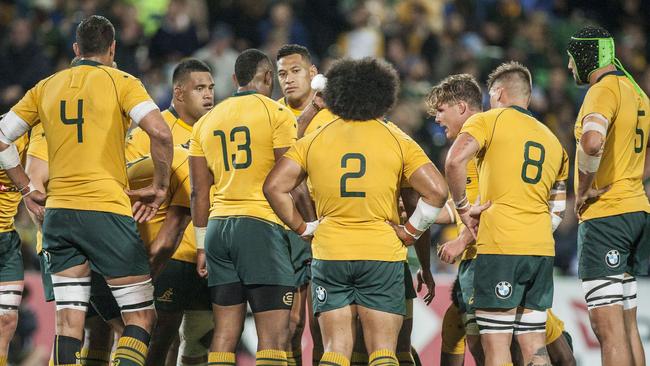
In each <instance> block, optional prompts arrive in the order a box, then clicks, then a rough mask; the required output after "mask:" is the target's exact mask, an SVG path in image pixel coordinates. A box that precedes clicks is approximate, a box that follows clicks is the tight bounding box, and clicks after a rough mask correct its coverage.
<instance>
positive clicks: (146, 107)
mask: <svg viewBox="0 0 650 366" xmlns="http://www.w3.org/2000/svg"><path fill="white" fill-rule="evenodd" d="M156 109H159V108H158V106H157V105H156V103H154V102H152V101H150V100H148V101H146V102H142V103H140V104H138V105H136V106H135V107H133V108H131V111H130V112H129V117H131V120H133V123H135V124H136V125H137V124H140V121H142V119H143V118H144V116H146V115H147V114H149V112H151V111H153V110H156Z"/></svg>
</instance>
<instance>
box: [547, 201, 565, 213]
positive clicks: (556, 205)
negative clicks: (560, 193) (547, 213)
mask: <svg viewBox="0 0 650 366" xmlns="http://www.w3.org/2000/svg"><path fill="white" fill-rule="evenodd" d="M548 207H549V209H550V210H551V212H563V211H564V210H566V200H556V201H549V202H548Z"/></svg>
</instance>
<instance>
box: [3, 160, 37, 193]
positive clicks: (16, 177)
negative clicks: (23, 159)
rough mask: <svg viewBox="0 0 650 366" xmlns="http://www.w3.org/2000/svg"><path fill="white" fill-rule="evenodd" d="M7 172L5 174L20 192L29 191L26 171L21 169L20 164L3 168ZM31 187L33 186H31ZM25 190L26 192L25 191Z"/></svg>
mask: <svg viewBox="0 0 650 366" xmlns="http://www.w3.org/2000/svg"><path fill="white" fill-rule="evenodd" d="M5 172H6V173H7V176H8V177H9V179H11V181H12V182H13V183H14V185H15V186H16V188H17V189H18V190H19V191H20V192H21V193H23V194H24V193H27V192H29V189H28V187H29V184H30V181H29V177H28V176H27V173H25V169H23V167H22V165H18V166H16V167H14V168H11V169H7V170H5ZM32 188H33V186H32ZM25 191H26V192H25Z"/></svg>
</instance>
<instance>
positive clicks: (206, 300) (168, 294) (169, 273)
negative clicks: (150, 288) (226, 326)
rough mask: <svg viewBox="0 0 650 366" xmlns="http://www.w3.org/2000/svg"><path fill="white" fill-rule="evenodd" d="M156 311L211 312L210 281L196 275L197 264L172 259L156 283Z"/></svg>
mask: <svg viewBox="0 0 650 366" xmlns="http://www.w3.org/2000/svg"><path fill="white" fill-rule="evenodd" d="M154 299H155V300H156V309H157V310H162V311H170V312H180V311H184V310H210V309H212V305H211V304H210V290H208V281H207V280H206V279H205V278H201V277H199V275H198V273H196V264H195V263H190V262H183V261H179V260H175V259H170V260H169V261H168V262H167V264H166V265H165V268H164V269H163V270H162V272H160V274H159V275H158V277H157V278H156V279H155V281H154Z"/></svg>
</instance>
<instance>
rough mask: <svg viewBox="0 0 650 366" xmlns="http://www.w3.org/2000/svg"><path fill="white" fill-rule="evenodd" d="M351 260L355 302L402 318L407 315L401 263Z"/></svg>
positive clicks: (402, 265)
mask: <svg viewBox="0 0 650 366" xmlns="http://www.w3.org/2000/svg"><path fill="white" fill-rule="evenodd" d="M350 263H351V269H352V273H351V279H352V283H353V286H354V302H355V303H356V304H357V305H360V306H363V307H365V308H368V309H374V310H378V311H380V312H386V313H390V314H396V315H400V316H402V317H403V316H405V315H406V299H405V296H404V294H405V287H404V263H403V262H385V261H351V262H350ZM409 277H410V273H409Z"/></svg>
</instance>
